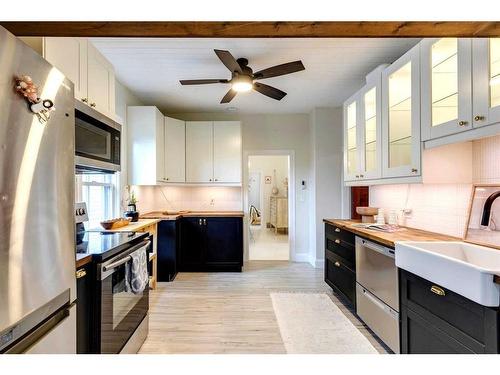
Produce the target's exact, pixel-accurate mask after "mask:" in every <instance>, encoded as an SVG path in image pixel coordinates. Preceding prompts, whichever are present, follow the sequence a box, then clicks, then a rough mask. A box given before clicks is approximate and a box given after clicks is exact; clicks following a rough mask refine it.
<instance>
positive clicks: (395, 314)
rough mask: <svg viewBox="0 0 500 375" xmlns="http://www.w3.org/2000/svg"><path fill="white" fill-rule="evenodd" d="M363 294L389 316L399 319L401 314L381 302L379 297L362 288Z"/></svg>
mask: <svg viewBox="0 0 500 375" xmlns="http://www.w3.org/2000/svg"><path fill="white" fill-rule="evenodd" d="M361 292H362V293H363V295H364V296H365V297H366V298H368V299H369V300H370V301H371V302H372V303H373V304H374V305H376V306H378V308H380V309H381V310H383V311H385V312H386V313H387V314H388V315H390V316H392V317H393V318H394V319H399V314H398V312H397V311H396V310H393V309H391V308H390V307H389V306H387V305H386V304H385V303H383V302H382V301H380V300H379V299H378V298H377V297H375V296H374V295H373V294H371V293H370V292H369V291H368V290H366V289H365V288H363V287H361Z"/></svg>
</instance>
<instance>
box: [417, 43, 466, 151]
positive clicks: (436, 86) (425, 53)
mask: <svg viewBox="0 0 500 375" xmlns="http://www.w3.org/2000/svg"><path fill="white" fill-rule="evenodd" d="M471 51H472V45H471V40H470V39H468V38H460V39H458V38H441V39H424V40H422V42H421V75H422V138H423V140H424V141H426V140H429V139H434V138H439V137H443V136H446V135H449V134H454V133H458V132H461V131H465V130H469V129H470V128H471V115H472V112H471V106H472V102H471V89H472V88H471V69H472V65H471V53H472V52H471Z"/></svg>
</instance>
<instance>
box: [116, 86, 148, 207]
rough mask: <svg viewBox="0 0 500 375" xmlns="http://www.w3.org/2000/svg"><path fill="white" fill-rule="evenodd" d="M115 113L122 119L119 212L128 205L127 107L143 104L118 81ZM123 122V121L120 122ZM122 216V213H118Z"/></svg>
mask: <svg viewBox="0 0 500 375" xmlns="http://www.w3.org/2000/svg"><path fill="white" fill-rule="evenodd" d="M115 101H116V103H115V112H116V115H117V116H118V117H119V118H120V119H119V120H118V121H119V122H120V123H121V124H122V134H121V136H122V140H121V152H120V157H121V169H122V170H121V172H120V187H121V192H120V207H119V210H120V211H123V210H125V208H126V206H127V203H126V202H125V199H126V198H127V197H128V193H127V192H126V190H125V187H126V185H127V181H128V178H127V106H131V105H143V103H142V102H141V101H140V100H139V99H138V98H137V97H136V96H135V95H134V94H133V93H132V92H131V91H130V90H129V89H128V88H127V87H126V86H124V85H123V84H121V83H120V82H119V81H118V80H116V82H115ZM120 120H121V121H120ZM118 214H120V213H118Z"/></svg>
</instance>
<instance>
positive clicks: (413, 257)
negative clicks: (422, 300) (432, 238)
mask: <svg viewBox="0 0 500 375" xmlns="http://www.w3.org/2000/svg"><path fill="white" fill-rule="evenodd" d="M396 266H398V267H399V268H402V269H404V270H406V271H409V272H411V273H414V274H415V275H418V276H420V277H423V278H424V279H427V280H429V281H432V282H433V283H436V284H439V285H440V286H442V287H445V288H447V289H449V290H452V291H454V292H455V293H458V294H460V295H462V296H464V297H466V298H468V299H470V300H472V301H474V302H477V303H479V304H481V305H483V306H499V305H500V285H498V284H495V283H494V282H493V276H494V275H499V276H500V250H495V249H491V248H488V247H483V246H478V245H472V244H468V243H465V242H417V241H403V242H396Z"/></svg>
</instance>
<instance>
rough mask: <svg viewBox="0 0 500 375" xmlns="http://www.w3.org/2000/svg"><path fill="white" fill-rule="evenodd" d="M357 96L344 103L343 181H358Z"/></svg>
mask: <svg viewBox="0 0 500 375" xmlns="http://www.w3.org/2000/svg"><path fill="white" fill-rule="evenodd" d="M357 97H358V95H355V97H353V98H350V99H349V100H348V101H347V102H346V103H344V159H345V162H344V163H345V164H344V180H345V181H354V180H356V179H359V157H358V153H359V152H358V150H359V148H358V138H359V134H358V111H359V108H358V101H357Z"/></svg>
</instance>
